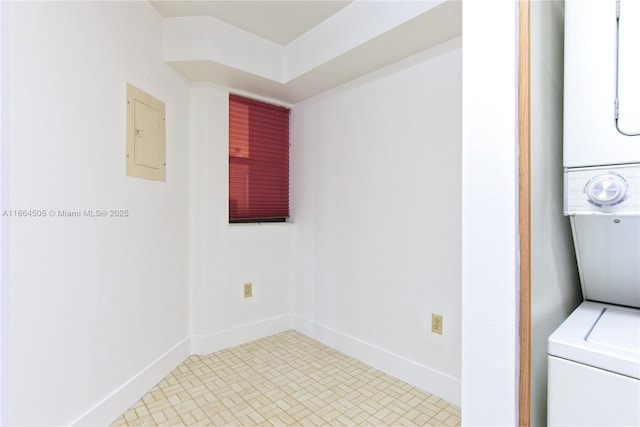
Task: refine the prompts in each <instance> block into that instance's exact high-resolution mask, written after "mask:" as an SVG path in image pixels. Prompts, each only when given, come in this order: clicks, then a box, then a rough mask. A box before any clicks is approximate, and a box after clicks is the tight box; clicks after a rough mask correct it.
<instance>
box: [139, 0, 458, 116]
mask: <svg viewBox="0 0 640 427" xmlns="http://www.w3.org/2000/svg"><path fill="white" fill-rule="evenodd" d="M150 3H151V5H152V6H153V7H154V8H155V9H156V10H157V11H158V12H159V13H160V15H161V16H162V17H163V18H164V20H165V25H164V27H163V28H164V30H163V31H164V34H163V57H164V60H165V62H166V63H167V64H169V65H170V66H172V67H173V68H175V69H176V70H177V71H178V72H180V73H181V74H183V75H184V76H185V77H186V78H187V79H189V80H190V81H192V82H204V83H213V84H215V85H218V86H223V87H226V88H229V89H230V90H231V91H235V92H240V93H242V92H245V93H247V94H252V95H256V96H258V97H263V98H267V99H270V100H274V101H279V102H282V103H285V104H288V105H294V104H296V103H298V102H301V101H304V100H305V99H308V98H310V97H313V96H315V95H317V94H320V93H322V92H324V91H326V90H329V89H331V88H334V87H337V86H339V85H341V84H343V83H346V82H348V81H350V80H353V79H355V78H358V77H360V76H363V75H365V74H368V73H370V72H372V71H375V70H378V69H381V68H383V67H385V66H388V65H391V64H394V63H397V62H399V61H401V60H403V59H405V58H409V57H411V56H413V55H416V54H417V53H419V52H422V51H426V50H428V49H430V48H432V47H434V46H436V45H438V44H440V43H443V42H445V41H447V40H450V39H452V38H455V37H459V36H460V35H461V31H462V19H461V15H462V14H461V10H462V6H461V4H462V2H461V1H460V0H420V1H417V0H393V1H391V0H375V1H374V0H370V1H367V0H358V1H351V0H349V1H331V0H284V1H282V0H235V1H228V0H200V1H198V0H196V1H193V0H151V1H150Z"/></svg>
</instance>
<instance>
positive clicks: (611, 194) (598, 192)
mask: <svg viewBox="0 0 640 427" xmlns="http://www.w3.org/2000/svg"><path fill="white" fill-rule="evenodd" d="M627 191H628V185H627V181H625V180H624V178H623V177H621V176H620V175H618V174H616V173H606V174H602V175H598V176H595V177H593V178H591V180H589V182H588V183H587V186H586V193H587V198H588V199H589V202H591V203H592V204H594V205H596V206H612V205H615V204H618V203H620V202H622V201H623V200H624V198H625V196H626V195H627Z"/></svg>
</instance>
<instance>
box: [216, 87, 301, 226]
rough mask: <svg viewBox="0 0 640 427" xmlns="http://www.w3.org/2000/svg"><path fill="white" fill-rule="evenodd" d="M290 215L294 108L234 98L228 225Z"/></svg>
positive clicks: (232, 107) (230, 149)
mask: <svg viewBox="0 0 640 427" xmlns="http://www.w3.org/2000/svg"><path fill="white" fill-rule="evenodd" d="M288 216H289V109H287V108H284V107H279V106H276V105H271V104H267V103H264V102H259V101H256V100H253V99H248V98H244V97H241V96H238V95H229V222H265V221H284V220H285V219H286V218H287V217H288Z"/></svg>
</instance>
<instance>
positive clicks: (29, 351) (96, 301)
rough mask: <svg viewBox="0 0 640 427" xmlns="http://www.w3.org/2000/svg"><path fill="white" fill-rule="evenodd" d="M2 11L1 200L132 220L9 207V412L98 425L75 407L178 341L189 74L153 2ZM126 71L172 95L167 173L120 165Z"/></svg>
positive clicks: (182, 333) (105, 392) (168, 99)
mask: <svg viewBox="0 0 640 427" xmlns="http://www.w3.org/2000/svg"><path fill="white" fill-rule="evenodd" d="M11 19H12V33H11V36H12V41H11V49H12V51H11V71H12V75H11V78H12V82H11V83H12V85H11V114H12V117H11V122H10V125H11V142H10V153H11V176H10V180H11V187H10V191H11V200H10V203H11V208H12V209H44V210H47V211H48V210H58V209H69V210H74V209H128V211H129V217H127V218H101V219H97V218H57V217H51V216H47V217H46V218H29V217H27V218H19V219H18V218H15V219H13V220H12V223H11V236H10V237H11V274H12V275H11V295H10V296H11V330H10V334H11V337H10V339H11V341H10V346H11V353H10V357H11V362H10V366H11V371H10V377H11V381H10V382H11V389H10V395H11V407H10V410H11V414H10V423H11V424H27V425H37V424H46V425H64V424H68V423H71V422H74V421H76V420H81V421H82V420H84V421H83V422H86V423H90V424H104V423H107V422H109V421H110V419H109V418H100V416H98V415H96V414H94V415H95V416H96V417H97V418H95V417H93V415H91V416H89V417H88V418H82V417H83V416H84V415H85V413H86V412H87V411H89V410H91V409H92V408H94V406H95V405H97V404H99V403H100V401H101V400H102V399H104V398H107V397H108V396H109V395H110V394H111V393H114V392H117V391H118V389H119V387H121V386H123V385H124V384H126V383H127V382H129V381H132V380H135V381H141V382H140V383H139V384H138V386H139V387H138V390H139V391H144V389H145V387H146V388H147V389H148V388H149V387H151V386H152V385H153V384H154V383H155V382H156V381H158V379H159V378H161V377H162V376H164V375H165V374H166V372H167V371H166V369H167V367H169V369H170V368H171V366H170V365H171V364H172V363H174V362H175V363H177V362H179V361H181V360H182V358H183V357H184V356H186V354H188V347H185V345H184V339H185V337H186V336H187V334H188V327H189V324H188V281H189V269H188V257H189V246H188V233H189V229H188V220H189V216H188V214H189V191H188V189H189V175H188V171H189V109H190V105H189V89H188V84H187V83H186V82H185V81H184V80H183V79H182V78H181V77H179V76H178V75H177V74H176V73H175V71H174V70H172V69H171V68H169V67H168V66H166V65H165V64H164V63H163V62H162V51H161V40H162V33H161V30H162V25H161V18H160V16H159V15H158V14H157V12H156V11H155V10H154V9H153V8H152V7H151V6H150V5H149V4H148V3H147V2H72V3H66V2H50V3H30V2H16V3H14V4H12V16H11ZM126 82H130V83H132V84H134V85H135V86H138V87H140V88H141V89H143V90H145V91H147V92H149V93H150V94H152V95H154V96H155V97H157V98H159V99H161V100H162V101H164V102H165V103H166V112H167V116H166V117H167V120H166V128H167V163H168V165H167V180H166V183H165V182H153V181H146V180H142V179H134V178H129V177H126V176H125V158H124V155H125V83H126ZM163 355H167V356H171V357H169V359H170V360H168V361H164V362H163V361H162V360H158V358H161V357H162V356H163ZM176 360H177V362H176ZM154 362H161V363H160V364H162V363H164V365H163V366H162V368H161V369H159V370H158V372H151V374H150V375H149V376H148V377H145V376H144V375H143V374H144V372H145V369H147V368H151V369H152V368H153V367H154V366H155V365H154ZM156 364H157V363H156ZM174 366H175V365H174ZM152 370H153V369H152ZM147 373H148V372H147ZM140 375H142V376H140ZM158 375H160V376H159V377H158ZM134 376H138V377H137V378H135V379H134ZM134 394H135V393H134ZM133 397H134V396H133V395H128V396H125V397H123V398H122V399H121V401H120V404H124V405H126V406H124V407H122V406H120V407H119V408H118V406H117V405H116V407H110V408H108V409H104V408H103V409H104V413H106V414H111V416H113V413H117V412H116V411H118V409H120V410H121V411H123V410H125V409H126V407H127V406H128V405H129V404H131V402H132V401H133V400H132V398H133ZM123 402H124V403H123ZM98 412H101V409H100V408H98ZM101 413H102V412H101ZM104 413H102V416H104ZM107 416H108V415H107Z"/></svg>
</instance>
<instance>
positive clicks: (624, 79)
mask: <svg viewBox="0 0 640 427" xmlns="http://www.w3.org/2000/svg"><path fill="white" fill-rule="evenodd" d="M618 34H619V40H618V49H619V50H618V130H619V131H620V132H622V133H625V134H627V135H640V78H638V76H640V50H639V49H638V45H639V44H640V1H638V0H620V11H619V33H618ZM639 144H640V143H639ZM638 149H639V150H640V146H639V147H638Z"/></svg>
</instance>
